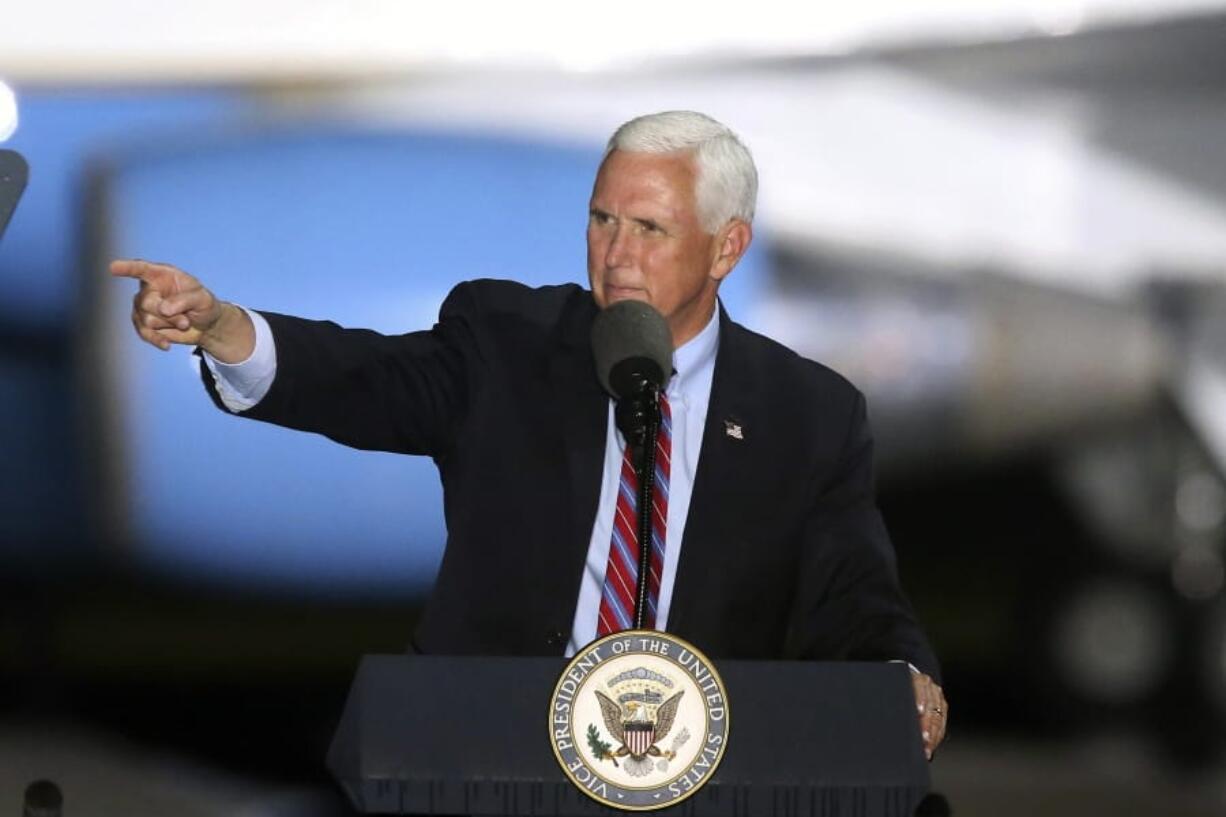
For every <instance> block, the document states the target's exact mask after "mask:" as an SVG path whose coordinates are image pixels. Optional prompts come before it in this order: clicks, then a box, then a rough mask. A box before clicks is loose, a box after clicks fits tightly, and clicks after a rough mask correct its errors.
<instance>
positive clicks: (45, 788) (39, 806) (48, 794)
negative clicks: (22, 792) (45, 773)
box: [21, 780, 64, 817]
mask: <svg viewBox="0 0 1226 817" xmlns="http://www.w3.org/2000/svg"><path fill="white" fill-rule="evenodd" d="M63 808H64V796H63V795H62V794H61V793H60V787H59V786H57V785H55V784H54V783H52V782H51V781H50V780H36V781H35V782H33V783H31V784H30V785H29V786H27V787H26V796H25V806H24V808H23V809H22V811H21V813H22V817H60V815H61V814H63Z"/></svg>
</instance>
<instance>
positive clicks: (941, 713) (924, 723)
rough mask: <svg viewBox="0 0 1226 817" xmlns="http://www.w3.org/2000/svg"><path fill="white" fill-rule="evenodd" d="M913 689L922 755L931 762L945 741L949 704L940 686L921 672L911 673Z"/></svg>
mask: <svg viewBox="0 0 1226 817" xmlns="http://www.w3.org/2000/svg"><path fill="white" fill-rule="evenodd" d="M911 685H912V686H913V687H915V708H916V709H917V710H918V711H919V721H920V734H921V735H922V736H923V738H924V755H925V757H927V758H928V759H929V760H932V755H933V753H934V752H936V750H937V747H938V746H940V745H941V741H942V740H944V739H945V724H946V723H948V722H949V704H948V703H946V702H945V694H944V693H943V692H941V687H940V685H938V684H937V682H936V681H934V680H932V679H931V678H929V677H928V676H927V675H925V674H924V673H922V672H912V673H911Z"/></svg>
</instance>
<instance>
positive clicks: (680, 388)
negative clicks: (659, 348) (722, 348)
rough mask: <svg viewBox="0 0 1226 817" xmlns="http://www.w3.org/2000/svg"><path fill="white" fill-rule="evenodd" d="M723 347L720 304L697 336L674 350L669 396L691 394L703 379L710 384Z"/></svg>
mask: <svg viewBox="0 0 1226 817" xmlns="http://www.w3.org/2000/svg"><path fill="white" fill-rule="evenodd" d="M717 348H719V306H718V305H716V307H715V309H713V310H711V319H710V320H708V321H707V325H706V326H704V327H703V328H702V331H701V332H699V333H698V334H697V335H695V336H694V337H692V338H690V339H689V340H687V341H686V342H685V343H683V344H681V346H680V347H679V348H677V349H675V350H674V351H673V371H674V375H673V378H672V380H670V381H669V383H668V389H667V391H668V394H669V397H673V396H676V395H684V396H687V397H688V396H690V393H691V392H692V391H693V389H694V388H695V387H697V386H699V385H701V384H702V383H706V384H708V388H709V384H710V382H711V375H712V373H713V372H714V371H715V350H716V349H717Z"/></svg>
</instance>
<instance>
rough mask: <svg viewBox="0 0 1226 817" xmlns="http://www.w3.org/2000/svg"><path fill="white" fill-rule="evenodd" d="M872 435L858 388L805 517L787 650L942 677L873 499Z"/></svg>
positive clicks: (806, 655)
mask: <svg viewBox="0 0 1226 817" xmlns="http://www.w3.org/2000/svg"><path fill="white" fill-rule="evenodd" d="M872 455H873V441H872V435H871V434H870V432H869V427H868V421H867V418H866V411H865V403H864V397H863V395H860V394H858V393H857V400H856V401H855V405H854V409H853V411H852V416H851V420H850V423H849V427H848V431H847V434H846V438H845V441H844V444H843V447H842V452H841V455H840V457H839V460H838V465H837V466H836V468H835V471H834V474H833V476H832V477H831V478H830V479H829V480H828V481H827V485H826V486H824V489H823V490H822V491H821V492H820V495H819V496H818V498H817V500H816V502H815V504H814V507H813V509H812V511H811V513H810V514H809V516H808V518H807V519H806V520H805V523H804V530H803V534H802V535H803V542H802V551H801V556H800V565H799V574H798V582H799V585H798V587H797V592H796V594H795V596H794V603H793V607H792V610H791V614H790V623H789V628H788V635H787V641H786V645H785V651H786V654H787V655H789V656H791V657H797V658H818V659H832V658H833V659H842V660H852V661H889V660H896V659H897V660H903V661H908V662H910V663H911V664H913V665H914V666H915V667H917V668H918V669H920V670H921V671H922V672H925V673H927V674H928V675H930V676H932V677H933V678H934V679H937V680H938V682H939V679H940V667H939V665H938V663H937V660H936V656H935V655H934V654H933V651H932V648H931V647H930V646H929V644H928V641H927V639H926V638H925V636H924V634H923V632H922V631H921V629H920V627H919V624H918V623H917V621H916V618H915V614H914V612H913V611H912V609H911V605H910V603H909V602H908V601H907V599H906V597H905V596H904V594H903V592H902V589H901V587H900V586H899V581H898V570H897V566H896V562H895V556H894V547H893V545H892V544H891V542H890V536H889V533H888V532H887V531H886V527H885V523H884V522H883V520H882V518H881V513H880V511H878V509H877V506H876V502H875V499H874V485H873V466H872Z"/></svg>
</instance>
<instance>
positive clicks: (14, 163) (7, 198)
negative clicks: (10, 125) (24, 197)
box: [0, 150, 30, 236]
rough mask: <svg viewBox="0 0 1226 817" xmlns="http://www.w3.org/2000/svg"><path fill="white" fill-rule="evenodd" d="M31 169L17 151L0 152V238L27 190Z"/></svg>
mask: <svg viewBox="0 0 1226 817" xmlns="http://www.w3.org/2000/svg"><path fill="white" fill-rule="evenodd" d="M29 178H30V167H29V165H27V164H26V160H25V159H24V158H22V156H21V154H20V153H18V152H17V151H15V150H0V236H3V235H4V228H5V227H7V226H8V223H9V218H11V217H12V215H13V210H15V209H17V200H18V199H19V198H21V191H23V190H25V189H26V182H27V181H29Z"/></svg>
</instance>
